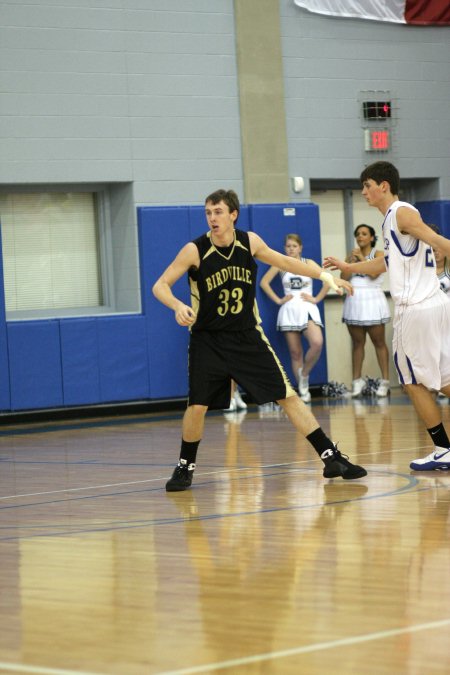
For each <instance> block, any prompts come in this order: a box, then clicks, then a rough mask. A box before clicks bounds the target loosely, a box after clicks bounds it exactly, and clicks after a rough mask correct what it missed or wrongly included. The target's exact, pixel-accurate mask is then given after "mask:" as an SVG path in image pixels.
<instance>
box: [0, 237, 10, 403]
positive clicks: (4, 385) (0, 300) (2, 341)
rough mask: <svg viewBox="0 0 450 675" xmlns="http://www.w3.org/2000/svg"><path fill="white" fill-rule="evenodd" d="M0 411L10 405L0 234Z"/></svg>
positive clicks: (0, 241)
mask: <svg viewBox="0 0 450 675" xmlns="http://www.w3.org/2000/svg"><path fill="white" fill-rule="evenodd" d="M0 373H1V376H0V410H9V407H10V405H11V397H10V389H9V357H8V337H7V333H6V318H5V293H4V279H3V253H2V240H1V232H0Z"/></svg>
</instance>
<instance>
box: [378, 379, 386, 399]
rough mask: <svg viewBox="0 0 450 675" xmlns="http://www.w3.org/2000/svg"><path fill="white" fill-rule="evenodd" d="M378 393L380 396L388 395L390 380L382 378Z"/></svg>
mask: <svg viewBox="0 0 450 675" xmlns="http://www.w3.org/2000/svg"><path fill="white" fill-rule="evenodd" d="M376 394H377V396H380V397H383V396H387V395H388V394H389V380H380V384H379V385H378V389H377V391H376Z"/></svg>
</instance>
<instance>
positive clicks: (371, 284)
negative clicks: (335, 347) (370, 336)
mask: <svg viewBox="0 0 450 675" xmlns="http://www.w3.org/2000/svg"><path fill="white" fill-rule="evenodd" d="M375 253H376V251H375V249H374V248H373V249H372V250H371V251H370V253H369V255H367V256H366V260H373V258H375ZM383 279H384V274H380V275H379V276H377V277H376V278H375V279H374V278H373V277H370V276H368V275H367V274H352V277H351V279H350V283H351V285H352V286H353V295H347V296H346V298H345V301H344V309H343V313H342V321H343V322H344V323H346V324H350V325H352V326H376V325H379V324H382V323H388V321H390V319H391V314H390V311H389V305H388V302H387V300H386V296H385V295H384V291H383V289H382V288H381V287H382V285H383Z"/></svg>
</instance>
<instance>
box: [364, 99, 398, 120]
mask: <svg viewBox="0 0 450 675" xmlns="http://www.w3.org/2000/svg"><path fill="white" fill-rule="evenodd" d="M391 109H392V108H391V102H390V101H363V117H364V119H365V120H375V121H378V120H387V119H389V118H390V116H391Z"/></svg>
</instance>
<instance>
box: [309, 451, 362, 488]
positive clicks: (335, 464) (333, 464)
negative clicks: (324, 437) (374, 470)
mask: <svg viewBox="0 0 450 675" xmlns="http://www.w3.org/2000/svg"><path fill="white" fill-rule="evenodd" d="M320 458H321V459H322V461H323V463H324V464H325V468H324V470H323V477H324V478H339V477H341V476H342V478H343V479H344V480H354V479H355V478H362V477H363V476H367V471H366V470H365V469H364V468H363V467H362V466H358V465H357V464H352V463H351V462H349V460H348V457H347V456H346V455H341V453H340V452H339V450H338V449H337V447H336V446H335V447H334V448H333V449H330V450H325V452H322V454H321V455H320Z"/></svg>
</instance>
